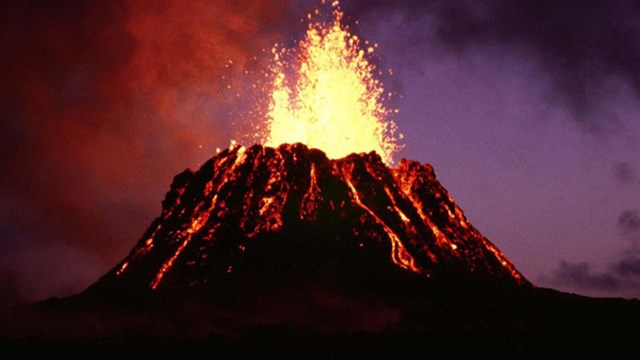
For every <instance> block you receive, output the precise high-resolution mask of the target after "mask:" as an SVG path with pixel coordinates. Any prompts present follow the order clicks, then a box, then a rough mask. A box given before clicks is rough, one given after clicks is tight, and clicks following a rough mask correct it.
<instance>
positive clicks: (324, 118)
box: [265, 1, 400, 164]
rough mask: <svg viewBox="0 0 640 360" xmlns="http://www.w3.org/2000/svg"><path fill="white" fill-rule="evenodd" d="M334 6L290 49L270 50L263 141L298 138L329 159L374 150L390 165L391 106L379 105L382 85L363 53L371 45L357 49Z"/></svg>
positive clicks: (354, 38)
mask: <svg viewBox="0 0 640 360" xmlns="http://www.w3.org/2000/svg"><path fill="white" fill-rule="evenodd" d="M323 3H324V1H323ZM333 7H334V10H333V20H332V22H331V23H324V22H316V23H311V24H310V25H309V28H308V29H307V33H306V38H305V39H304V40H303V41H301V42H300V44H299V46H300V48H299V49H298V50H297V51H294V53H293V54H291V53H289V52H288V51H287V50H286V49H279V48H277V47H275V48H274V49H273V54H274V57H275V59H274V66H273V69H272V70H273V73H274V79H273V90H272V94H271V101H270V104H269V112H268V115H267V121H268V131H267V132H268V133H267V135H266V136H265V138H266V141H265V145H267V146H273V147H276V146H278V145H280V144H283V143H289V144H293V143H297V142H301V143H303V144H305V145H307V146H309V147H313V148H318V149H321V150H323V151H324V152H325V153H326V154H327V156H328V157H329V158H340V157H344V156H347V155H349V154H351V153H360V152H370V151H375V152H377V153H378V155H380V156H381V157H382V160H383V161H384V162H385V163H386V164H391V163H392V161H393V155H394V153H395V152H396V151H397V150H399V148H400V146H399V145H397V141H396V140H397V139H396V137H395V134H394V133H395V130H396V126H395V124H394V122H393V121H392V120H391V119H389V115H390V114H391V112H392V111H390V110H389V109H387V108H385V106H384V105H383V104H382V99H383V96H384V88H383V86H382V84H381V83H380V81H378V80H377V79H375V77H374V75H373V74H374V71H375V67H374V66H373V65H372V64H371V63H369V61H368V60H367V58H366V56H367V55H368V54H370V53H372V52H373V50H374V47H368V48H367V50H366V51H365V50H363V49H361V46H360V45H361V44H360V40H359V39H358V37H357V36H355V35H352V34H350V33H349V31H348V28H347V27H346V26H344V25H343V24H342V23H341V21H342V17H343V13H342V11H341V10H340V8H339V5H338V1H334V2H333ZM315 14H316V15H321V14H320V12H319V11H318V10H316V12H315ZM311 18H312V16H311V14H309V19H311ZM365 44H366V43H365ZM291 55H295V56H291ZM296 60H297V61H296Z"/></svg>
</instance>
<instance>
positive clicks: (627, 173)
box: [613, 161, 638, 185]
mask: <svg viewBox="0 0 640 360" xmlns="http://www.w3.org/2000/svg"><path fill="white" fill-rule="evenodd" d="M613 173H614V175H615V178H616V179H617V181H618V182H619V183H621V184H623V185H628V184H634V183H636V182H638V175H637V174H636V169H635V168H634V167H633V165H632V164H631V163H629V162H625V161H622V162H618V163H615V164H614V165H613Z"/></svg>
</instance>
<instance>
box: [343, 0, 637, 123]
mask: <svg viewBox="0 0 640 360" xmlns="http://www.w3.org/2000/svg"><path fill="white" fill-rule="evenodd" d="M345 7H346V8H349V9H351V10H352V11H351V13H357V14H360V13H365V12H366V13H369V14H372V16H384V15H378V14H384V13H388V12H389V11H390V10H395V11H400V12H402V13H403V14H404V17H405V19H406V21H408V22H411V23H413V24H415V26H416V28H417V29H418V30H416V31H417V32H427V31H434V32H435V34H436V39H437V40H438V41H439V43H440V45H444V47H445V48H447V49H448V50H449V51H454V52H457V53H464V52H475V51H495V50H496V49H502V50H506V51H507V52H508V53H510V54H511V55H513V56H514V57H515V58H516V59H518V60H522V61H531V60H534V61H535V62H536V63H537V64H538V65H539V67H540V69H541V70H542V71H543V72H544V74H546V77H547V78H548V80H549V83H550V86H549V89H548V98H549V100H550V101H552V102H555V101H559V102H560V103H561V104H563V105H565V106H567V108H568V109H570V110H571V111H572V112H573V114H574V117H575V118H576V119H577V120H578V121H580V123H581V124H582V125H583V126H584V127H585V128H586V129H587V130H594V131H599V130H613V131H618V130H619V129H618V128H619V127H620V124H618V123H617V120H616V117H615V115H612V113H611V112H610V111H607V110H606V109H605V102H606V101H607V100H610V99H612V98H615V97H616V96H618V95H619V92H620V91H621V90H622V89H621V88H620V87H619V84H617V83H616V82H617V81H621V82H622V83H624V84H626V85H628V86H629V87H630V88H631V89H633V91H634V92H635V95H636V100H637V98H638V96H639V95H640V73H639V72H638V71H637V64H639V63H640V36H639V35H640V26H638V20H640V3H638V2H637V1H631V0H613V1H604V0H591V1H581V0H568V1H555V0H523V1H508V0H492V1H482V2H479V1H473V0H459V1H444V0H431V1H418V0H415V1H403V2H392V1H368V0H360V1H355V2H350V3H349V4H345ZM431 27H433V29H431ZM416 38H419V37H416V36H407V39H414V40H415V39H416ZM407 42H408V44H407V46H410V47H413V46H428V44H423V43H420V44H415V43H412V41H409V40H408V41H407Z"/></svg>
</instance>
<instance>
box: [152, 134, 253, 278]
mask: <svg viewBox="0 0 640 360" xmlns="http://www.w3.org/2000/svg"><path fill="white" fill-rule="evenodd" d="M233 149H237V150H236V159H235V161H234V163H233V165H232V166H231V167H229V169H227V171H225V173H224V175H223V176H222V178H223V179H224V180H223V181H222V182H221V183H220V184H218V187H217V188H216V194H215V195H214V196H213V198H212V199H211V205H210V207H209V209H208V210H205V211H203V212H202V213H200V215H199V216H198V217H197V218H196V219H194V220H193V222H192V223H191V226H190V227H189V228H188V229H187V231H186V233H187V237H186V238H185V239H184V241H183V242H182V244H180V246H179V247H178V249H176V252H175V253H174V254H173V256H172V257H171V258H170V259H169V260H167V261H166V262H165V263H164V264H162V267H161V268H160V270H159V271H158V273H157V274H156V277H155V278H154V279H153V281H152V282H151V284H149V286H150V287H151V289H153V290H155V289H156V288H157V287H158V285H160V282H161V281H162V278H163V277H164V275H165V274H166V273H167V271H168V270H169V269H170V268H171V267H172V266H173V263H174V262H175V261H176V259H177V258H178V256H180V254H181V253H182V251H183V250H184V248H185V247H186V246H187V245H188V244H189V242H191V238H192V237H193V234H195V233H197V232H198V231H200V229H201V228H202V226H204V224H205V223H206V222H207V220H209V216H210V215H211V211H213V209H214V208H215V206H216V203H217V200H218V194H217V192H218V191H219V190H220V187H222V185H223V184H224V183H225V181H226V180H228V179H230V178H231V175H232V174H233V172H234V171H235V170H236V168H237V167H238V166H239V165H240V164H242V163H244V161H245V160H246V158H247V154H246V148H245V147H244V146H240V147H233ZM225 160H226V159H225ZM198 210H199V206H198V207H196V210H195V211H194V214H196V213H198Z"/></svg>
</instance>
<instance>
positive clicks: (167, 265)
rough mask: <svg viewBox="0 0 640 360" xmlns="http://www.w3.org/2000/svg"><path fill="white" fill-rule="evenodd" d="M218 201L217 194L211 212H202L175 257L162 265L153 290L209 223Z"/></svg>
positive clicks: (188, 231)
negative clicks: (195, 235) (194, 235)
mask: <svg viewBox="0 0 640 360" xmlns="http://www.w3.org/2000/svg"><path fill="white" fill-rule="evenodd" d="M217 199H218V195H217V194H216V195H214V197H213V199H212V200H211V207H210V208H209V210H208V211H204V212H202V213H201V214H200V216H198V217H197V218H196V219H195V220H194V221H193V222H192V223H191V226H190V227H189V228H188V229H187V237H186V238H185V239H184V241H183V242H182V244H180V246H179V247H178V249H177V250H176V252H175V253H174V254H173V256H172V257H171V258H170V259H169V260H167V261H166V262H165V263H164V264H162V267H161V268H160V271H158V273H157V274H156V277H155V278H154V279H153V281H152V282H151V284H150V285H149V286H150V287H151V289H153V290H155V289H156V288H157V287H158V285H160V282H161V281H162V278H163V277H164V275H165V274H166V272H167V270H169V269H170V268H171V267H172V266H173V263H174V262H175V261H176V259H177V258H178V256H180V254H181V253H182V251H183V250H184V248H185V247H187V245H188V244H189V242H191V238H192V237H193V234H195V233H197V232H198V231H200V229H201V228H202V226H204V224H206V223H207V220H209V215H211V210H213V208H214V207H215V204H216V200H217Z"/></svg>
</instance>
